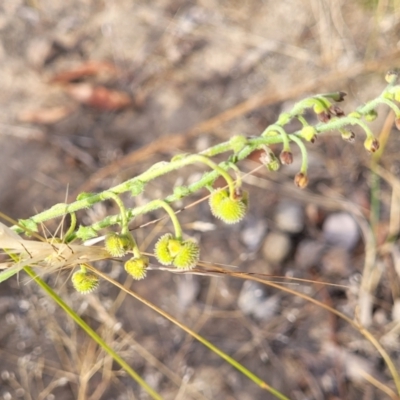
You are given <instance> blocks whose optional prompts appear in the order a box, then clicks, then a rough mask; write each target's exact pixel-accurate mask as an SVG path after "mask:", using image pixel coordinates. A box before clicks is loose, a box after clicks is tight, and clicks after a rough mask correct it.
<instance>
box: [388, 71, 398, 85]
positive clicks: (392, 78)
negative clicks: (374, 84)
mask: <svg viewBox="0 0 400 400" xmlns="http://www.w3.org/2000/svg"><path fill="white" fill-rule="evenodd" d="M398 77H399V70H397V69H394V70H391V71H388V72H386V75H385V81H386V82H387V83H395V82H396V81H397V79H398Z"/></svg>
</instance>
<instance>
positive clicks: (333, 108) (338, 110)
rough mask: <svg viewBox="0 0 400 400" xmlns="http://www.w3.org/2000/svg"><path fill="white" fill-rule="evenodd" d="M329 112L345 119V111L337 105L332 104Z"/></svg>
mask: <svg viewBox="0 0 400 400" xmlns="http://www.w3.org/2000/svg"><path fill="white" fill-rule="evenodd" d="M329 112H330V113H331V114H332V115H334V116H335V117H344V111H343V110H342V109H341V108H340V107H339V106H337V105H336V104H332V105H331V106H330V107H329Z"/></svg>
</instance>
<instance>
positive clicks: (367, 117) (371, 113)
mask: <svg viewBox="0 0 400 400" xmlns="http://www.w3.org/2000/svg"><path fill="white" fill-rule="evenodd" d="M377 116H378V113H377V112H376V110H374V109H372V110H371V111H369V112H368V113H367V114H365V115H364V118H365V120H366V121H367V122H372V121H374V120H375V119H376V117H377Z"/></svg>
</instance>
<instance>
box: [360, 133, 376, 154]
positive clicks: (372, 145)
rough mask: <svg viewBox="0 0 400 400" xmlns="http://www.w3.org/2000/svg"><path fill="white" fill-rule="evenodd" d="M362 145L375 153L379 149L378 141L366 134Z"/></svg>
mask: <svg viewBox="0 0 400 400" xmlns="http://www.w3.org/2000/svg"><path fill="white" fill-rule="evenodd" d="M364 147H365V148H366V149H367V150H368V151H369V152H371V153H375V152H376V151H377V150H378V149H379V141H378V139H377V138H375V137H373V136H368V137H367V138H366V139H365V141H364Z"/></svg>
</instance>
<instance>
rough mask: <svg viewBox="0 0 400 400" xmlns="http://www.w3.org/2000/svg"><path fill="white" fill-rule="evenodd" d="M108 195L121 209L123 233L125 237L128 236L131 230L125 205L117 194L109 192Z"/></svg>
mask: <svg viewBox="0 0 400 400" xmlns="http://www.w3.org/2000/svg"><path fill="white" fill-rule="evenodd" d="M108 193H109V195H110V197H111V198H112V199H113V200H114V201H115V202H116V203H117V206H118V207H119V211H120V214H119V215H120V216H121V233H122V234H123V235H126V234H127V233H128V232H129V229H128V218H127V215H126V208H125V204H124V202H123V201H122V200H121V198H120V197H119V196H118V195H117V194H115V193H113V192H112V191H109V192H108Z"/></svg>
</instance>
